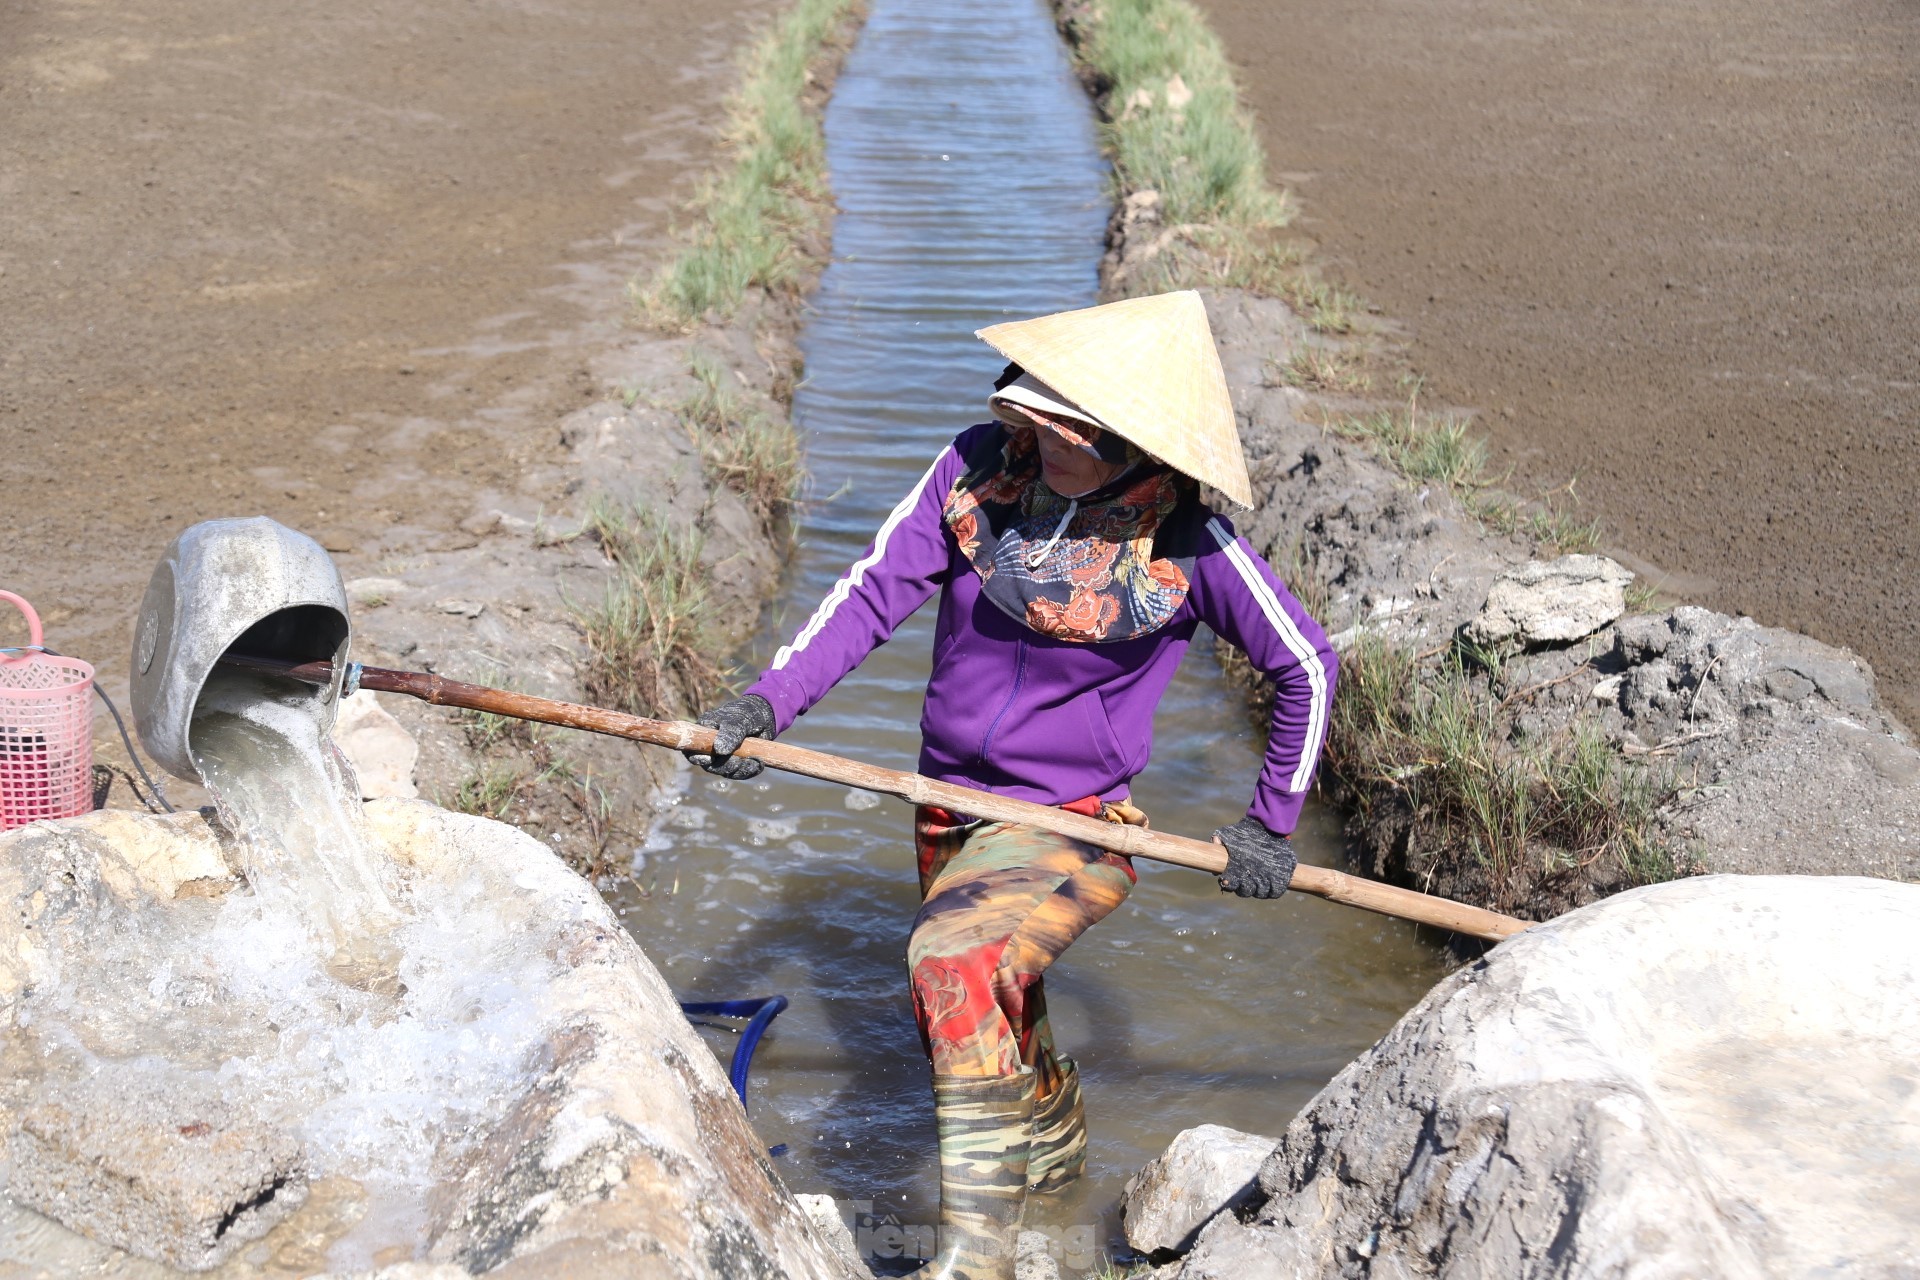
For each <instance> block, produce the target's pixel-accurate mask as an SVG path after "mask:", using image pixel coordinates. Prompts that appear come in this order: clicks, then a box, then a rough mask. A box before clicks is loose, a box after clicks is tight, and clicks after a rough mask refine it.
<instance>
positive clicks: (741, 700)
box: [683, 693, 773, 782]
mask: <svg viewBox="0 0 1920 1280" xmlns="http://www.w3.org/2000/svg"><path fill="white" fill-rule="evenodd" d="M695 723H696V724H703V725H706V726H707V727H708V728H709V729H712V730H713V752H712V754H711V755H709V754H708V753H707V752H705V751H688V752H684V753H683V754H684V755H685V756H686V757H687V759H689V760H691V761H692V762H693V763H695V764H697V765H699V766H700V767H701V768H702V769H705V770H706V771H707V772H708V773H716V774H719V775H720V776H721V777H723V778H731V779H733V780H734V781H735V782H745V781H746V780H747V779H748V778H756V777H759V776H760V771H761V770H762V769H763V768H765V766H764V765H762V764H761V763H760V762H759V761H758V760H736V759H734V758H733V753H734V752H736V751H738V750H739V749H740V744H741V743H743V742H745V741H746V740H747V739H748V738H772V737H773V704H772V703H770V702H768V701H767V700H766V699H765V698H763V697H761V696H760V695H759V694H757V693H747V694H742V695H741V696H740V697H738V698H731V699H728V700H727V701H726V702H723V703H721V704H720V705H719V706H717V707H715V708H713V709H712V710H711V711H705V712H702V713H701V714H700V718H699V719H698V720H696V721H695Z"/></svg>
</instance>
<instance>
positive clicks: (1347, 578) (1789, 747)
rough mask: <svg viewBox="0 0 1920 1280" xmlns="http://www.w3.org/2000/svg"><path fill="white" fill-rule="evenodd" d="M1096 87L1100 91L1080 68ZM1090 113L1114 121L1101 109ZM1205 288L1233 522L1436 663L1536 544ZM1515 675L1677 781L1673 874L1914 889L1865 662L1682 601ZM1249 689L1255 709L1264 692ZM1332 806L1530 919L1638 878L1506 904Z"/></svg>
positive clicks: (1110, 266)
mask: <svg viewBox="0 0 1920 1280" xmlns="http://www.w3.org/2000/svg"><path fill="white" fill-rule="evenodd" d="M1050 4H1051V6H1052V8H1053V10H1054V13H1055V16H1056V21H1057V25H1059V27H1060V29H1061V31H1062V34H1063V37H1064V38H1065V39H1066V40H1067V41H1068V43H1069V45H1074V46H1075V47H1077V45H1076V34H1077V32H1076V26H1075V22H1074V19H1078V18H1082V17H1084V14H1083V9H1084V6H1083V5H1081V4H1080V3H1077V0H1050ZM1082 82H1083V84H1086V85H1087V87H1088V89H1089V91H1090V92H1093V91H1094V88H1095V86H1094V85H1093V84H1092V83H1090V82H1089V78H1088V77H1087V76H1086V75H1084V74H1083V75H1082ZM1095 107H1096V110H1099V111H1100V113H1101V115H1102V118H1103V119H1107V118H1110V116H1109V114H1108V110H1107V104H1106V103H1103V102H1102V101H1101V100H1100V99H1099V98H1098V96H1096V97H1095ZM1114 194H1115V197H1116V203H1115V207H1114V213H1113V217H1112V219H1111V221H1110V222H1109V224H1108V235H1107V253H1106V256H1105V258H1104V259H1103V261H1102V263H1101V285H1102V295H1103V296H1106V297H1112V296H1115V295H1116V293H1117V291H1116V290H1114V289H1113V288H1112V287H1111V286H1112V284H1113V282H1114V281H1115V280H1116V279H1119V278H1124V277H1125V276H1127V275H1129V274H1131V273H1133V272H1135V271H1136V270H1137V268H1138V266H1139V265H1140V262H1139V261H1138V260H1137V259H1136V255H1144V256H1148V257H1151V256H1155V255H1160V254H1161V253H1162V251H1163V249H1164V248H1165V246H1166V243H1167V241H1166V238H1165V237H1164V236H1161V235H1158V234H1156V232H1157V231H1158V230H1159V228H1157V227H1155V226H1151V225H1147V224H1149V223H1151V222H1152V221H1153V220H1154V219H1155V217H1156V214H1155V213H1154V210H1153V207H1152V203H1151V202H1150V201H1148V202H1137V201H1130V200H1129V199H1128V197H1131V196H1135V195H1137V194H1139V193H1138V192H1137V191H1136V190H1134V189H1131V188H1130V187H1129V186H1128V185H1127V184H1126V181H1125V178H1124V176H1122V177H1121V178H1120V179H1119V188H1118V189H1117V190H1116V191H1115V193H1114ZM1163 265H1164V263H1163ZM1194 287H1196V288H1198V289H1199V290H1200V292H1201V293H1202V295H1203V297H1204V298H1205V299H1206V303H1207V309H1208V313H1209V315H1210V317H1211V318H1212V321H1213V325H1214V331H1215V335H1216V338H1217V340H1218V342H1219V346H1220V354H1221V359H1222V363H1223V365H1224V367H1225V369H1226V373H1227V380H1228V383H1229V386H1230V387H1231V389H1232V392H1233V398H1234V403H1235V405H1236V407H1237V409H1238V412H1239V414H1240V418H1241V426H1242V436H1243V440H1244V441H1245V444H1246V447H1247V454H1248V463H1249V467H1250V470H1251V472H1252V475H1253V480H1254V493H1255V497H1256V501H1257V506H1256V507H1255V509H1254V510H1253V511H1251V512H1238V511H1234V512H1232V515H1233V516H1234V518H1235V520H1236V523H1237V524H1238V525H1239V527H1240V531H1241V532H1242V533H1243V534H1244V535H1245V536H1246V537H1247V538H1248V540H1249V541H1250V542H1251V543H1252V544H1253V546H1254V547H1255V548H1256V549H1257V550H1258V551H1260V552H1261V554H1263V555H1264V556H1266V557H1267V559H1268V560H1269V561H1271V562H1273V563H1274V564H1275V565H1276V566H1284V565H1287V564H1288V563H1289V562H1292V561H1304V562H1306V563H1311V564H1313V565H1315V566H1316V567H1317V568H1318V569H1319V570H1320V573H1321V576H1322V577H1323V578H1324V579H1325V583H1326V585H1327V586H1328V588H1329V591H1330V599H1331V603H1332V605H1333V607H1334V609H1335V610H1337V614H1336V616H1335V617H1334V618H1329V619H1323V621H1326V622H1327V623H1328V629H1329V630H1330V631H1334V632H1335V633H1336V636H1337V637H1338V638H1340V639H1342V640H1348V639H1350V638H1351V637H1352V636H1357V635H1358V634H1359V633H1360V631H1361V630H1363V629H1364V630H1367V631H1370V632H1372V633H1373V634H1375V635H1378V636H1381V637H1382V638H1385V639H1388V640H1390V641H1392V642H1394V643H1403V644H1409V645H1417V646H1419V647H1420V648H1421V649H1422V650H1426V649H1429V648H1432V647H1433V646H1436V645H1446V644H1449V643H1451V641H1452V639H1453V637H1454V635H1455V633H1456V632H1457V631H1458V630H1459V628H1460V627H1461V626H1462V625H1463V624H1464V623H1465V622H1467V621H1468V620H1469V619H1470V618H1472V617H1473V616H1474V615H1475V614H1476V613H1477V612H1478V611H1479V609H1480V606H1481V604H1482V603H1483V602H1484V601H1485V599H1486V596H1487V592H1488V590H1489V588H1490V587H1491V585H1492V583H1493V580H1494V579H1495V578H1496V577H1497V576H1498V575H1499V574H1500V573H1501V572H1503V571H1504V570H1506V569H1509V568H1511V567H1513V566H1516V565H1519V564H1522V563H1524V562H1526V561H1527V560H1529V559H1533V558H1537V556H1538V554H1539V552H1538V548H1537V547H1536V546H1535V545H1534V544H1533V543H1532V542H1531V541H1529V540H1527V539H1524V538H1521V537H1518V536H1509V535H1502V534H1499V533H1496V532H1493V531H1490V530H1488V529H1487V528H1485V527H1483V526H1482V525H1481V524H1480V523H1479V522H1478V521H1476V520H1475V519H1474V518H1473V517H1472V516H1471V515H1469V514H1468V513H1467V512H1465V511H1464V510H1463V509H1462V508H1461V506H1460V504H1459V503H1458V502H1457V501H1456V500H1455V499H1454V497H1453V496H1452V495H1451V494H1450V493H1448V492H1446V491H1444V490H1442V489H1440V488H1437V487H1429V488H1422V487H1417V486H1414V485H1412V484H1410V483H1409V482H1408V481H1407V479H1406V478H1404V477H1403V476H1401V475H1400V474H1399V473H1398V472H1397V471H1395V470H1394V469H1392V468H1391V467H1389V466H1388V465H1387V464H1385V463H1384V462H1383V461H1381V460H1380V459H1379V458H1378V457H1377V456H1376V455H1375V454H1373V453H1372V452H1371V451H1370V450H1368V449H1367V448H1366V447H1365V446H1364V445H1361V444H1358V443H1354V442H1350V441H1347V440H1343V439H1340V438H1338V437H1337V436H1335V435H1334V434H1333V433H1331V432H1330V431H1328V430H1327V429H1326V428H1325V427H1324V426H1323V425H1321V423H1322V422H1324V421H1325V420H1326V419H1327V418H1328V417H1330V416H1331V414H1332V413H1333V412H1337V411H1339V410H1341V409H1349V410H1350V409H1351V408H1352V405H1351V403H1350V402H1341V401H1337V400H1334V399H1332V398H1330V397H1323V396H1316V395H1314V394H1312V393H1309V392H1307V391H1304V390H1301V389H1299V388H1296V387H1291V386H1285V385H1275V384H1274V381H1273V378H1272V371H1273V370H1275V369H1276V368H1280V367H1284V366H1285V364H1286V361H1287V360H1288V359H1289V358H1290V356H1291V355H1292V354H1293V352H1294V351H1296V350H1298V349H1300V348H1302V347H1305V346H1316V345H1317V346H1321V347H1325V346H1327V345H1329V340H1328V339H1327V338H1325V337H1324V336H1321V335H1317V334H1314V333H1313V332H1312V330H1311V329H1310V328H1309V326H1308V325H1306V324H1305V323H1303V322H1302V320H1301V318H1300V317H1299V315H1298V314H1297V313H1296V312H1295V311H1294V310H1293V309H1292V308H1290V307H1289V306H1288V305H1287V304H1286V303H1285V302H1283V301H1281V300H1279V299H1277V298H1271V297H1265V296H1261V295H1258V294H1256V293H1253V292H1250V291H1247V290H1244V289H1238V288H1220V287H1209V285H1208V284H1207V283H1206V282H1205V281H1200V280H1196V281H1195V282H1194ZM1373 341H1377V340H1376V339H1372V338H1369V337H1368V336H1366V335H1354V336H1353V337H1351V338H1349V339H1348V340H1347V342H1348V343H1349V344H1358V343H1368V342H1373ZM1283 572H1284V570H1283ZM1343 620H1344V621H1343ZM1343 631H1344V632H1347V635H1345V636H1341V635H1340V633H1341V632H1343ZM1507 673H1508V674H1509V675H1510V677H1511V679H1510V684H1511V685H1512V686H1513V687H1516V688H1519V689H1529V688H1533V687H1535V686H1538V687H1539V692H1538V693H1537V694H1534V695H1530V696H1529V697H1527V698H1526V699H1523V700H1522V701H1521V703H1520V704H1519V705H1518V706H1516V707H1514V708H1513V711H1512V714H1511V715H1508V714H1505V712H1504V711H1503V712H1502V714H1501V716H1500V722H1499V725H1498V729H1497V731H1498V732H1501V733H1506V734H1513V735H1518V734H1523V733H1540V732H1543V731H1549V730H1552V729H1554V728H1558V727H1562V726H1565V725H1566V724H1568V723H1570V722H1571V721H1572V720H1573V719H1574V718H1575V717H1576V716H1579V715H1585V714H1593V715H1595V716H1596V718H1597V721H1598V723H1599V726H1600V729H1601V731H1602V733H1603V734H1604V735H1605V737H1606V739H1607V740H1608V742H1609V743H1610V745H1611V747H1612V749H1613V750H1614V751H1616V752H1618V753H1620V754H1622V755H1624V756H1634V757H1636V758H1640V759H1644V760H1646V761H1647V762H1649V763H1654V762H1657V765H1658V767H1659V768H1660V769H1661V770H1662V771H1663V772H1666V773H1667V774H1668V776H1669V777H1670V778H1671V779H1672V780H1673V792H1672V797H1671V798H1670V799H1669V800H1668V801H1667V802H1666V803H1665V804H1663V806H1662V807H1661V808H1660V810H1659V812H1658V814H1657V816H1656V820H1655V826H1656V830H1655V834H1656V835H1657V836H1658V837H1659V838H1661V839H1662V840H1663V842H1665V843H1666V844H1667V846H1668V847H1669V848H1671V849H1674V850H1676V851H1678V853H1679V858H1678V865H1677V869H1678V870H1679V871H1680V872H1681V873H1683V874H1684V873H1698V872H1741V873H1795V874H1841V875H1868V876H1878V877H1883V878H1889V879H1899V880H1909V881H1911V880H1920V750H1916V749H1915V746H1914V743H1913V738H1912V735H1911V734H1910V733H1909V732H1908V730H1907V729H1906V728H1905V727H1904V726H1903V725H1901V723H1900V722H1899V721H1898V720H1897V719H1896V718H1895V716H1894V715H1893V713H1892V712H1891V711H1890V710H1889V709H1888V708H1887V707H1886V706H1885V705H1884V704H1882V703H1881V701H1880V699H1879V697H1878V695H1877V693H1876V692H1875V689H1874V682H1873V672H1872V669H1871V668H1870V667H1869V666H1868V665H1867V663H1866V662H1865V661H1864V660H1862V659H1861V658H1859V657H1858V656H1857V655H1855V654H1853V653H1852V652H1850V651H1847V650H1844V649H1838V648H1835V647H1833V646H1830V645H1826V644H1823V643H1821V642H1819V641H1816V640H1813V639H1812V638H1810V637H1807V636H1804V635H1801V634H1799V633H1797V632H1790V631H1785V630H1781V629H1778V628H1768V627H1761V626H1759V625H1757V624H1755V623H1754V622H1753V621H1752V620H1751V619H1746V618H1732V617H1728V616H1727V615H1724V614H1717V613H1712V612H1710V611H1708V610H1705V609H1700V608H1695V607H1691V606H1685V605H1682V606H1679V607H1678V608H1675V609H1671V610H1667V611H1664V612H1659V613H1651V614H1638V615H1633V616H1629V617H1626V618H1622V619H1621V620H1620V621H1619V622H1617V623H1615V624H1613V625H1611V626H1609V627H1606V628H1604V629H1602V630H1601V631H1600V632H1598V633H1596V634H1594V635H1593V636H1590V637H1588V638H1586V639H1585V640H1582V641H1579V642H1576V643H1574V644H1572V645H1568V646H1560V647H1557V648H1550V649H1544V650H1540V651H1537V652H1532V653H1526V654H1522V655H1519V656H1518V657H1517V658H1516V659H1515V660H1514V661H1513V662H1512V663H1510V664H1509V666H1508V668H1507ZM1616 677H1617V678H1616ZM1608 681H1610V682H1611V683H1603V682H1608ZM1596 689H1597V690H1598V693H1596ZM1250 693H1251V694H1252V695H1253V696H1254V698H1255V699H1256V701H1257V700H1258V696H1259V690H1258V689H1257V688H1251V689H1250ZM1333 798H1334V799H1335V801H1336V802H1337V803H1340V804H1341V807H1342V808H1343V809H1345V810H1346V812H1347V814H1348V836H1349V840H1350V857H1351V859H1352V861H1353V863H1354V868H1355V869H1356V870H1357V871H1360V872H1361V873H1363V874H1366V875H1368V876H1371V877H1373V878H1376V879H1382V880H1389V881H1393V882H1396V883H1400V884H1404V885H1407V886H1408V887H1411V888H1416V889H1420V890H1423V891H1426V892H1432V893H1437V894H1441V895H1443V896H1447V897H1456V898H1460V899H1462V900H1466V901H1473V902H1476V903H1478V904H1480V905H1488V906H1493V905H1500V906H1502V907H1504V908H1506V909H1509V910H1513V911H1515V912H1516V913H1517V914H1521V915H1525V916H1529V917H1532V918H1548V917H1550V916H1552V915H1556V914H1559V913H1560V912H1563V911H1565V910H1568V909H1570V908H1572V907H1575V906H1578V905H1581V904H1583V903H1585V902H1588V901H1592V900H1594V899H1596V898H1598V897H1603V896H1606V895H1607V894H1608V893H1611V892H1615V891H1617V890H1619V889H1623V888H1627V887H1631V884H1632V883H1635V881H1633V880H1632V879H1631V878H1628V877H1624V876H1622V875H1618V874H1614V873H1612V872H1609V871H1608V870H1607V869H1605V868H1597V867H1588V866H1578V867H1575V868H1572V869H1570V870H1569V871H1568V872H1567V873H1566V874H1562V875H1560V876H1558V877H1556V878H1552V879H1548V880H1544V881H1543V882H1542V883H1541V884H1540V885H1539V886H1538V887H1537V889H1536V891H1534V892H1533V893H1531V895H1530V897H1529V899H1528V900H1527V901H1524V902H1519V903H1514V902H1506V903H1499V904H1496V903H1495V901H1494V900H1493V895H1492V893H1491V892H1490V891H1489V887H1488V885H1487V883H1486V881H1485V879H1484V877H1483V876H1476V875H1475V874H1473V873H1472V872H1471V869H1469V871H1468V873H1467V874H1449V873H1447V872H1446V871H1444V869H1441V868H1437V867H1435V866H1434V865H1432V864H1431V863H1428V864H1426V865H1421V863H1420V861H1419V857H1418V854H1417V852H1414V851H1415V850H1417V846H1418V836H1419V830H1418V821H1419V820H1418V816H1417V815H1409V814H1407V813H1405V812H1404V811H1403V810H1404V805H1401V806H1396V805H1394V804H1393V803H1392V800H1393V799H1394V797H1392V796H1391V795H1390V794H1386V789H1384V788H1383V789H1382V794H1379V795H1370V796H1364V797H1363V796H1358V795H1355V794H1352V793H1350V792H1349V793H1347V794H1340V793H1339V791H1338V789H1337V788H1336V789H1335V790H1334V792H1333ZM1361 801H1368V802H1375V803H1359V802H1361ZM1380 802H1384V803H1380ZM1363 810H1370V811H1371V812H1372V813H1373V814H1374V816H1373V817H1371V818H1368V817H1362V816H1361V814H1362V811H1363Z"/></svg>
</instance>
